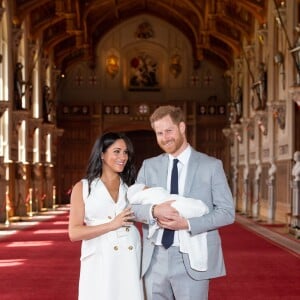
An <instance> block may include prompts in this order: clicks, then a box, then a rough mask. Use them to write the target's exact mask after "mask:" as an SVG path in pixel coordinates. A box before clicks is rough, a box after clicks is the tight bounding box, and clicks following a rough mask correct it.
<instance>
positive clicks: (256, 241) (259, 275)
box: [209, 224, 300, 300]
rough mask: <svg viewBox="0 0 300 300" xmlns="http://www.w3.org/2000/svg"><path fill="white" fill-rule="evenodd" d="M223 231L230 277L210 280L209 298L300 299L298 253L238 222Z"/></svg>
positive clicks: (240, 299) (249, 299) (232, 299)
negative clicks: (273, 242)
mask: <svg viewBox="0 0 300 300" xmlns="http://www.w3.org/2000/svg"><path fill="white" fill-rule="evenodd" d="M220 232H221V236H222V244H223V250H224V255H225V263H226V269H227V276H226V277H221V278H218V279H214V280H212V281H211V284H210V297H209V299H211V300H296V299H300V257H299V255H297V254H294V253H291V252H289V251H288V250H286V249H283V248H281V247H280V246H277V245H274V244H272V243H271V242H270V241H268V240H266V239H264V238H262V237H261V236H259V235H257V234H256V233H253V232H251V231H249V230H247V229H245V228H244V227H242V226H241V225H239V224H233V225H230V226H227V227H224V228H222V229H221V231H220ZM299 247H300V244H299Z"/></svg>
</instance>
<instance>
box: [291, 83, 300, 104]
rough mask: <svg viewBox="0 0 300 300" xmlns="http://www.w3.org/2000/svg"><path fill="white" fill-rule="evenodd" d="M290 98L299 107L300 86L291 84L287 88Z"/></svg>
mask: <svg viewBox="0 0 300 300" xmlns="http://www.w3.org/2000/svg"><path fill="white" fill-rule="evenodd" d="M289 93H290V94H291V99H292V100H293V101H295V102H296V103H297V105H298V107H299V108H300V86H293V87H291V88H290V89H289Z"/></svg>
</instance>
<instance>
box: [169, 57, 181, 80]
mask: <svg viewBox="0 0 300 300" xmlns="http://www.w3.org/2000/svg"><path fill="white" fill-rule="evenodd" d="M169 69H170V73H171V74H172V75H173V76H174V78H177V77H178V76H179V75H180V73H181V71H182V66H181V57H180V55H179V54H176V53H175V54H173V55H172V57H171V63H170V67H169Z"/></svg>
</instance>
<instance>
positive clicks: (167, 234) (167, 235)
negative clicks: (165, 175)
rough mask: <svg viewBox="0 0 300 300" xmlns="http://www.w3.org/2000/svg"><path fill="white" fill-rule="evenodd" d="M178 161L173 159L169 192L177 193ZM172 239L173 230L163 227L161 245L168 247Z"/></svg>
mask: <svg viewBox="0 0 300 300" xmlns="http://www.w3.org/2000/svg"><path fill="white" fill-rule="evenodd" d="M178 162H179V160H178V159H177V158H175V159H173V168H172V173H171V194H178V169H177V164H178ZM173 241H174V230H172V229H166V228H165V229H164V232H163V236H162V239H161V243H162V245H163V246H164V247H165V248H166V249H168V248H169V247H170V246H171V245H172V244H173Z"/></svg>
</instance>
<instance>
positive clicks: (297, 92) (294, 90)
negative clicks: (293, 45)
mask: <svg viewBox="0 0 300 300" xmlns="http://www.w3.org/2000/svg"><path fill="white" fill-rule="evenodd" d="M299 50H300V47H299ZM289 93H290V94H291V97H292V100H293V101H295V102H296V103H297V105H298V107H299V108H300V86H293V87H291V88H290V89H289Z"/></svg>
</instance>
